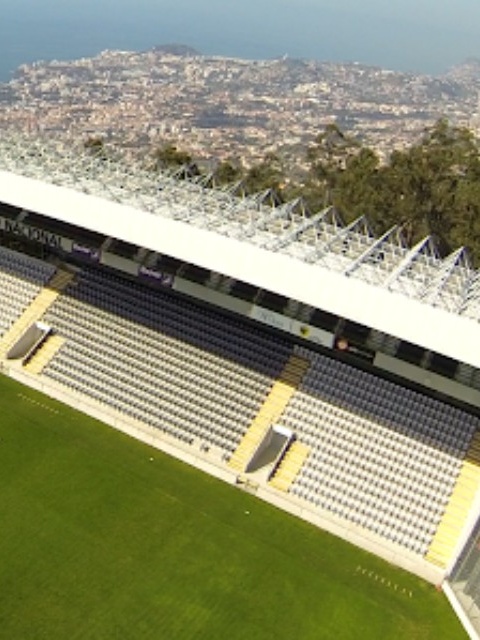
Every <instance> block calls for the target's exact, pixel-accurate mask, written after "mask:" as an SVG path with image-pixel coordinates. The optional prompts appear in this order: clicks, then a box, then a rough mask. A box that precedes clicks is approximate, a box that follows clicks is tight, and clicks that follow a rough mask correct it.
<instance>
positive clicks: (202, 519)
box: [0, 376, 465, 640]
mask: <svg viewBox="0 0 480 640" xmlns="http://www.w3.org/2000/svg"><path fill="white" fill-rule="evenodd" d="M151 458H153V460H151ZM0 518H1V521H0V523H1V528H0V638H2V640H3V639H8V640H24V639H25V640H37V639H40V638H41V639H42V640H43V639H45V640H57V639H59V640H60V639H61V640H67V639H69V640H73V639H77V638H78V639H82V640H91V639H92V640H93V639H95V640H110V639H119V640H120V639H122V640H130V639H132V640H142V639H144V638H149V639H150V638H152V639H157V638H158V639H162V640H163V639H165V640H175V639H192V640H197V639H198V640H207V639H208V640H217V639H218V640H223V639H228V640H269V639H272V640H273V639H276V640H283V639H285V640H287V639H288V640H310V639H311V640H314V639H315V640H319V639H324V638H327V639H335V640H347V639H352V640H353V639H355V640H368V639H382V640H387V639H392V640H397V639H398V640H417V639H418V640H429V639H432V640H442V639H445V640H456V639H457V638H458V639H460V638H464V637H465V635H464V632H463V630H462V629H461V627H460V625H459V623H458V622H457V620H456V618H455V616H454V614H453V612H452V611H451V610H450V607H449V605H448V603H447V601H446V599H445V598H444V596H443V594H441V593H439V592H437V591H436V590H435V589H434V588H433V587H431V586H430V585H427V584H426V583H423V582H422V581H420V580H418V579H416V578H414V577H412V576H411V575H409V574H407V573H405V572H402V571H399V570H397V569H395V568H393V567H391V566H390V565H388V564H386V563H384V562H382V561H381V560H379V559H377V558H376V557H374V556H371V555H369V554H367V553H363V552H362V551H359V550H358V549H356V548H354V547H352V546H350V545H348V544H345V543H343V542H342V541H339V540H338V539H336V538H334V537H333V536H330V535H328V534H324V533H323V532H321V531H319V530H318V529H316V528H314V527H312V526H310V525H308V524H307V523H304V522H302V521H300V520H297V519H295V518H293V517H291V516H289V515H287V514H285V513H283V512H282V511H279V510H277V509H275V508H273V507H271V506H270V505H267V504H265V503H262V502H261V501H259V500H257V499H255V498H254V497H252V496H251V495H249V494H247V493H244V492H242V491H240V490H237V489H235V488H233V487H230V486H228V485H225V484H223V483H221V482H219V481H217V480H215V479H213V478H211V477H209V476H206V475H204V474H202V473H200V472H198V471H197V470H195V469H192V468H190V467H188V466H186V465H184V464H182V463H179V462H178V461H176V460H173V459H171V458H169V457H167V456H165V455H163V454H161V453H159V452H157V451H155V450H152V449H150V448H148V447H147V446H145V445H143V444H141V443H138V442H136V441H134V440H132V439H130V438H127V437H126V436H123V435H122V434H119V433H117V432H115V431H114V430H112V429H110V428H108V427H106V426H104V425H102V424H100V423H98V422H96V421H94V420H92V419H90V418H87V417H85V416H83V415H81V414H79V413H77V412H75V411H73V410H71V409H69V408H68V407H65V406H63V405H61V404H59V403H57V402H54V401H52V400H50V399H48V398H45V397H43V396H42V395H40V394H38V393H36V392H34V391H32V390H30V389H25V388H24V387H21V386H19V385H17V384H16V383H15V382H14V381H12V380H10V379H8V378H5V377H3V376H0Z"/></svg>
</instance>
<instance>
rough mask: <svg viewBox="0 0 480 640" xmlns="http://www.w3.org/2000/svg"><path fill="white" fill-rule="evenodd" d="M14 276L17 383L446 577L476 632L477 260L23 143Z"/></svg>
mask: <svg viewBox="0 0 480 640" xmlns="http://www.w3.org/2000/svg"><path fill="white" fill-rule="evenodd" d="M0 279H1V282H2V288H3V292H8V294H5V293H4V295H3V296H2V301H1V304H0V357H1V358H2V367H3V370H4V371H5V372H6V373H8V374H9V375H11V376H12V377H15V378H16V379H18V380H21V381H22V382H25V383H26V384H29V385H31V386H34V387H36V388H39V389H41V390H43V391H45V392H47V393H49V394H50V395H52V396H54V397H57V398H59V399H61V400H64V401H66V402H68V403H69V404H72V405H74V406H76V407H78V408H80V409H81V410H83V411H85V412H88V413H90V414H91V415H95V416H96V417H99V418H101V419H102V420H104V421H105V422H107V423H109V424H111V425H113V426H115V427H116V428H118V429H121V430H123V431H125V432H127V433H130V434H132V435H134V436H135V437H138V438H141V439H143V440H145V441H147V442H149V443H151V444H153V445H154V446H157V447H159V448H161V449H163V450H165V451H167V452H168V453H171V454H173V455H176V456H177V457H180V458H181V459H183V460H186V461H187V462H189V463H191V464H195V465H196V466H198V467H199V468H201V469H204V470H206V471H208V472H209V473H212V474H214V475H216V476H217V477H220V478H222V479H224V480H225V481H227V482H230V483H234V484H237V485H238V486H240V487H243V488H245V489H247V490H250V491H254V492H255V493H256V494H257V495H258V496H259V497H261V498H263V499H266V500H269V501H270V502H272V503H274V504H277V505H278V506H281V507H282V508H284V509H286V510H288V511H289V512H291V513H294V514H296V515H299V516H300V517H302V518H304V519H307V520H309V521H310V522H313V523H315V524H316V525H318V526H321V527H322V528H324V529H327V530H330V531H332V532H333V533H335V534H336V535H339V536H341V537H343V538H345V539H347V540H349V541H351V542H353V543H355V544H357V545H359V546H361V547H363V548H365V549H368V550H370V551H372V552H374V553H376V554H378V555H380V556H382V557H384V558H386V559H388V560H390V561H391V562H394V563H396V564H398V565H399V566H402V567H404V568H406V569H408V570H409V571H412V572H414V573H416V574H418V575H421V576H422V577H424V578H426V579H427V580H430V581H431V582H434V583H437V584H440V583H443V582H444V584H445V585H446V591H447V594H448V595H449V597H450V598H451V600H452V602H453V603H454V606H455V607H456V610H457V611H458V612H459V615H461V616H462V617H463V619H464V622H465V625H466V626H467V627H468V629H469V632H470V633H471V634H472V636H473V637H475V635H474V634H475V633H476V632H475V625H476V624H477V619H476V612H477V606H480V581H479V580H477V577H476V576H477V574H478V570H477V565H479V563H480V560H479V559H478V558H477V555H478V542H477V539H478V531H477V529H478V521H479V515H480V491H479V489H480V435H479V429H478V427H479V406H480V353H479V352H477V350H476V344H477V340H478V338H479V336H480V329H479V319H480V281H479V273H478V272H477V271H476V270H474V269H473V268H472V267H471V265H470V263H469V260H468V255H467V253H466V251H465V250H464V249H459V250H458V251H455V252H454V253H452V254H451V255H450V256H447V257H445V258H442V257H440V256H439V254H438V252H437V250H436V247H435V243H434V241H433V239H432V238H425V239H424V240H422V241H421V242H419V243H418V244H417V245H416V246H414V247H408V246H406V244H405V241H404V239H403V236H402V231H401V229H399V228H396V227H395V228H392V229H391V230H390V231H389V232H388V233H385V234H384V235H383V236H382V237H379V238H378V237H375V236H374V235H373V233H372V232H371V230H370V228H369V226H368V221H367V220H366V219H365V218H364V217H360V218H358V219H357V220H355V221H354V222H353V223H352V224H350V225H345V224H343V222H342V220H341V218H340V216H339V215H338V213H337V212H336V211H335V209H334V208H332V207H329V208H327V209H323V210H321V211H319V212H315V213H312V212H309V211H307V210H306V208H305V206H304V204H303V203H302V201H301V200H295V201H293V202H289V203H279V202H277V200H276V198H275V194H273V193H272V192H270V191H266V192H264V193H261V194H257V195H256V196H245V195H243V194H242V190H241V185H232V186H231V187H229V188H224V189H215V188H212V186H211V184H210V178H209V176H202V177H193V178H192V177H188V176H186V175H185V171H183V172H179V174H178V175H173V174H168V173H152V172H151V171H148V170H146V169H145V168H144V167H140V166H135V165H134V163H129V164H128V165H126V164H124V163H122V162H119V161H118V160H116V159H114V158H112V157H111V156H110V155H108V154H105V152H104V150H101V153H97V154H96V155H94V154H92V153H85V151H84V150H78V149H72V150H71V152H70V153H65V152H64V151H62V152H59V151H57V150H56V148H55V145H54V144H52V143H50V144H46V143H45V142H44V141H39V140H36V141H28V142H27V141H25V140H23V139H18V138H17V139H16V138H13V137H9V138H5V139H3V140H0Z"/></svg>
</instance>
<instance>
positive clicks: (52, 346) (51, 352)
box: [25, 335, 65, 375]
mask: <svg viewBox="0 0 480 640" xmlns="http://www.w3.org/2000/svg"><path fill="white" fill-rule="evenodd" d="M64 343H65V339H64V338H62V337H60V336H58V335H52V336H49V337H48V338H47V339H46V341H45V342H44V343H43V344H42V345H41V347H40V348H39V349H38V351H37V352H36V353H35V354H34V355H33V357H32V358H31V359H30V360H29V361H28V362H27V364H26V365H25V369H26V370H27V371H28V372H29V373H33V374H36V375H39V374H40V373H41V372H42V371H43V369H44V368H45V367H46V366H47V364H48V363H49V362H50V360H52V358H53V357H54V356H55V354H56V353H57V352H58V351H59V350H60V349H61V347H62V345H63V344H64Z"/></svg>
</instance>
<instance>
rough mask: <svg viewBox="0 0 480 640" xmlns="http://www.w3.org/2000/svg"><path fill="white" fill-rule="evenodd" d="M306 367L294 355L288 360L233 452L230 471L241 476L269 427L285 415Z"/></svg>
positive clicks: (305, 361)
mask: <svg viewBox="0 0 480 640" xmlns="http://www.w3.org/2000/svg"><path fill="white" fill-rule="evenodd" d="M309 365H310V362H309V361H308V360H307V359H306V358H303V357H301V356H297V355H292V356H290V358H289V359H288V361H287V363H286V365H285V367H284V369H283V371H282V373H281V374H280V376H279V378H278V380H276V382H274V384H273V386H272V388H271V390H270V393H269V394H268V396H267V397H266V398H265V401H264V403H263V404H262V406H261V407H260V410H259V412H258V413H257V415H256V416H255V418H254V419H253V422H252V423H251V425H250V427H249V428H248V430H247V432H246V434H245V435H244V437H243V438H242V440H241V442H240V444H239V445H238V447H237V449H236V450H235V451H234V453H233V455H232V457H231V459H230V462H229V466H230V467H231V468H232V469H234V470H235V471H238V472H240V473H242V472H244V471H245V470H246V468H247V466H248V463H249V462H250V460H251V459H252V456H253V454H254V453H255V451H256V450H257V448H258V446H259V445H260V443H261V442H262V440H263V438H264V437H265V435H266V433H267V431H268V429H269V427H270V426H271V425H273V424H275V422H276V421H277V420H278V419H279V418H280V416H281V415H282V413H283V412H284V410H285V408H286V406H287V404H288V402H289V400H290V398H291V397H292V395H293V394H294V392H295V391H296V389H297V388H298V386H299V384H300V382H301V381H302V379H303V376H304V375H305V373H306V371H307V369H308V367H309Z"/></svg>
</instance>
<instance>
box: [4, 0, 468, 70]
mask: <svg viewBox="0 0 480 640" xmlns="http://www.w3.org/2000/svg"><path fill="white" fill-rule="evenodd" d="M479 36H480V0H455V2H454V0H0V78H1V75H2V72H3V74H4V73H5V69H7V68H8V69H9V70H11V69H12V68H13V67H16V66H17V65H18V64H20V63H21V62H23V61H30V60H34V59H42V58H51V57H58V58H69V57H77V56H80V55H92V54H94V53H96V52H98V51H100V50H102V49H105V48H123V49H148V48H150V47H151V46H153V45H155V44H162V43H167V42H180V43H184V44H189V45H191V46H193V47H196V48H198V49H199V50H200V51H202V52H204V53H213V54H220V55H232V56H244V57H249V58H252V57H257V58H269V57H273V56H279V55H283V54H285V53H287V54H289V55H290V56H292V57H306V58H317V59H321V60H340V61H342V60H349V61H350V60H357V61H360V62H365V63H368V64H376V65H379V66H383V67H389V68H393V69H401V70H414V71H425V72H431V73H436V72H441V71H444V70H446V69H447V68H448V67H450V66H452V65H454V64H456V63H458V62H461V61H462V60H464V59H465V58H467V57H470V56H477V57H480V37H479Z"/></svg>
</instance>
